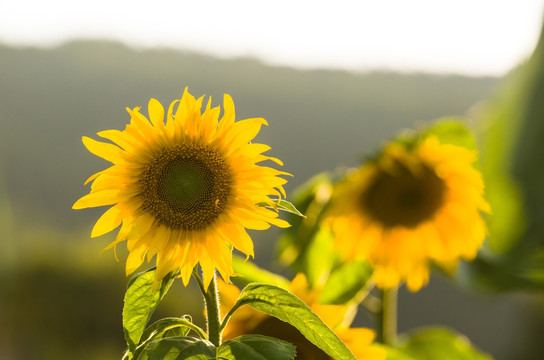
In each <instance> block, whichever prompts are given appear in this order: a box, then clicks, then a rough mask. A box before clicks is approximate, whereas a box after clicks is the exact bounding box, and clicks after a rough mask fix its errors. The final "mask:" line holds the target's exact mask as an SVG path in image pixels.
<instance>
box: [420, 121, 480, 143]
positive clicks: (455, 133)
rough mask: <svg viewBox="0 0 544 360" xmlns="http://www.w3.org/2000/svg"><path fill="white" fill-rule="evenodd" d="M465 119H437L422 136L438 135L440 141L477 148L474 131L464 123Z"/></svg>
mask: <svg viewBox="0 0 544 360" xmlns="http://www.w3.org/2000/svg"><path fill="white" fill-rule="evenodd" d="M464 122H465V120H463V119H462V118H457V117H447V118H441V119H437V120H435V121H434V122H433V124H431V125H430V126H429V127H428V128H427V129H425V131H423V133H422V138H425V137H428V136H436V137H437V138H438V140H439V141H440V143H442V144H451V145H456V146H461V147H464V148H467V149H471V150H472V149H476V141H475V139H474V135H473V134H472V132H471V131H470V130H469V129H468V128H467V127H466V126H465V125H464V124H463V123H464Z"/></svg>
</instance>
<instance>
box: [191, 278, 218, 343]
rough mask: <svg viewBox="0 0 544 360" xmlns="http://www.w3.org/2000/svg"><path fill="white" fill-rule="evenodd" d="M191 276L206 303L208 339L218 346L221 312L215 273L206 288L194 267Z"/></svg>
mask: <svg viewBox="0 0 544 360" xmlns="http://www.w3.org/2000/svg"><path fill="white" fill-rule="evenodd" d="M193 277H194V278H195V279H196V282H197V283H198V287H199V288H200V290H201V291H202V294H203V295H204V301H205V303H206V314H207V317H206V318H207V319H206V320H207V326H208V339H209V340H210V342H211V343H212V344H214V345H215V346H219V345H221V331H220V324H221V314H220V311H219V293H218V291H217V280H216V278H215V274H214V276H213V277H212V281H211V282H210V285H208V289H206V287H205V286H204V282H203V281H202V278H201V277H200V275H199V274H198V272H197V271H196V267H195V269H194V270H193Z"/></svg>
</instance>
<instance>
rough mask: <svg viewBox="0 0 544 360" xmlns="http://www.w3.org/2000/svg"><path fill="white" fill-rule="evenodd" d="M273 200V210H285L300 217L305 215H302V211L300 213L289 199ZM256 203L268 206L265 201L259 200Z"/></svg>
mask: <svg viewBox="0 0 544 360" xmlns="http://www.w3.org/2000/svg"><path fill="white" fill-rule="evenodd" d="M273 202H274V209H275V210H280V211H285V212H288V213H290V214H294V215H297V216H300V217H303V218H305V217H306V216H304V214H303V213H301V212H300V211H298V210H297V208H296V207H295V205H293V204H292V203H290V202H289V201H287V200H285V199H277V200H273ZM258 205H259V206H265V207H270V205H269V204H268V203H265V202H261V203H259V204H258Z"/></svg>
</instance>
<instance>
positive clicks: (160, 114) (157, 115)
mask: <svg viewBox="0 0 544 360" xmlns="http://www.w3.org/2000/svg"><path fill="white" fill-rule="evenodd" d="M147 111H148V113H149V118H150V119H151V122H152V123H153V126H155V127H156V128H160V129H162V128H163V127H164V107H163V106H162V104H161V103H160V102H159V101H157V100H156V99H151V100H149V104H148V105H147Z"/></svg>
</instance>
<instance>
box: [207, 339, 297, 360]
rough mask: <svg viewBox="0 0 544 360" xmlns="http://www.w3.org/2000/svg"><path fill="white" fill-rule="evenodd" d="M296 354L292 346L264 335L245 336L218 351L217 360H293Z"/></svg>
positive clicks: (226, 343)
mask: <svg viewBox="0 0 544 360" xmlns="http://www.w3.org/2000/svg"><path fill="white" fill-rule="evenodd" d="M295 354H296V351H295V347H294V346H293V345H292V344H289V343H288V342H285V341H282V340H278V339H274V338H271V337H268V336H262V335H243V336H240V337H237V338H236V339H233V340H229V341H226V342H224V343H223V344H222V345H221V346H220V347H219V348H218V349H217V359H223V358H224V359H248V360H293V359H294V358H295Z"/></svg>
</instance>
